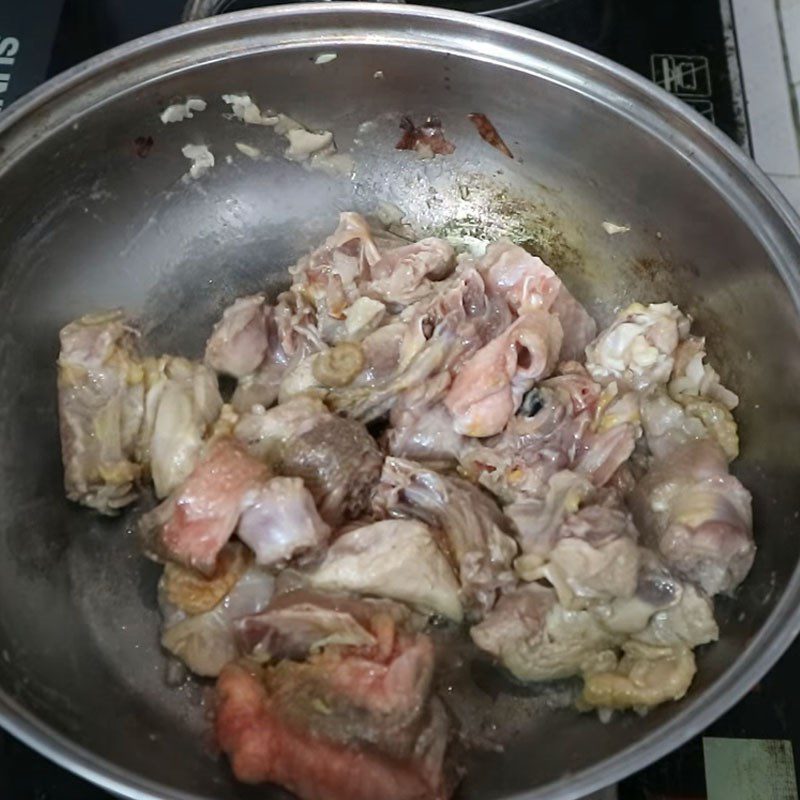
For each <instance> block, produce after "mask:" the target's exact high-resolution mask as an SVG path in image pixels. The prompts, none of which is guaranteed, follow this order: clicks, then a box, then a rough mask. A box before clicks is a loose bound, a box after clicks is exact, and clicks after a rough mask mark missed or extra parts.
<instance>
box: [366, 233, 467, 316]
mask: <svg viewBox="0 0 800 800" xmlns="http://www.w3.org/2000/svg"><path fill="white" fill-rule="evenodd" d="M455 263H456V259H455V253H454V252H453V248H452V247H451V245H450V244H449V243H448V242H446V241H444V240H443V239H434V238H429V239H421V240H420V241H418V242H414V243H412V244H407V245H404V246H402V247H397V248H394V249H392V250H387V251H386V252H385V253H384V254H383V255H382V256H381V257H380V259H379V260H378V261H377V262H376V263H375V264H373V265H372V267H371V268H370V280H369V281H368V282H367V283H366V284H365V285H364V287H363V291H364V292H365V293H366V294H367V295H369V296H370V297H375V298H377V299H378V300H381V301H383V302H384V303H386V304H387V305H389V306H391V307H393V308H398V307H403V306H407V305H410V304H411V303H414V302H416V301H417V300H421V299H422V298H423V297H426V296H427V295H429V294H430V293H431V292H433V291H436V289H437V288H438V287H437V286H436V285H435V284H434V283H433V282H434V281H440V280H441V279H442V278H445V277H447V275H449V274H450V273H451V272H452V271H453V268H454V267H455Z"/></svg>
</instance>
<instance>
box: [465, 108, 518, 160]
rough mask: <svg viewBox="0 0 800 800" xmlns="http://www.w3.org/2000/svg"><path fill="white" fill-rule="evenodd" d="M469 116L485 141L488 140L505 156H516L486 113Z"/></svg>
mask: <svg viewBox="0 0 800 800" xmlns="http://www.w3.org/2000/svg"><path fill="white" fill-rule="evenodd" d="M469 118H470V120H472V124H473V125H474V126H475V127H476V128H477V129H478V133H479V134H480V135H481V139H483V141H484V142H488V143H489V144H490V145H491V146H492V147H494V148H496V149H498V150H499V151H500V152H501V153H502V154H503V155H504V156H508V157H509V158H514V155H513V153H512V152H511V151H510V150H509V149H508V146H507V145H506V143H505V142H504V141H503V137H502V136H500V134H499V133H498V132H497V128H495V126H494V125H492V122H491V120H490V119H489V117H487V116H486V114H470V115H469Z"/></svg>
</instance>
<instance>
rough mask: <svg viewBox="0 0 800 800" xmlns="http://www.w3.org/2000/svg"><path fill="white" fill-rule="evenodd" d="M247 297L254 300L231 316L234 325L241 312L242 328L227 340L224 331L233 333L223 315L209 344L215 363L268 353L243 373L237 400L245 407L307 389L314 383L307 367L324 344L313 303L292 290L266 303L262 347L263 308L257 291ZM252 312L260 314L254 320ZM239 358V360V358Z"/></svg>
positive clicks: (242, 361)
mask: <svg viewBox="0 0 800 800" xmlns="http://www.w3.org/2000/svg"><path fill="white" fill-rule="evenodd" d="M247 299H249V300H250V301H251V304H249V305H247V306H243V307H241V308H240V310H239V314H237V315H236V316H234V318H233V319H232V320H231V325H233V324H234V323H235V322H236V319H237V317H238V316H239V315H241V316H242V319H241V325H242V332H241V333H240V334H239V335H238V336H236V337H234V338H231V340H230V342H228V341H224V343H223V342H222V341H221V340H222V337H223V335H227V333H228V326H226V324H225V318H224V316H223V320H222V321H221V322H220V323H218V333H217V335H216V336H215V335H214V334H212V338H211V339H210V340H209V344H208V345H207V358H208V348H209V347H211V348H212V349H211V357H212V358H214V359H215V363H217V364H218V366H219V367H224V360H227V361H228V362H229V364H230V367H229V369H235V368H236V367H239V368H241V369H243V368H244V367H245V366H250V364H252V363H254V362H255V359H256V353H258V352H262V353H263V355H262V359H261V361H260V362H259V364H258V365H257V367H256V368H255V371H254V372H250V373H247V374H241V375H239V383H238V385H237V387H236V391H235V392H234V395H233V398H232V403H233V406H234V408H235V409H236V410H237V411H239V412H240V413H243V412H246V411H249V410H250V409H251V408H252V407H253V406H254V405H261V406H264V407H265V408H269V406H271V405H272V404H273V403H274V402H275V400H276V399H278V397H279V395H281V393H283V394H284V395H289V394H291V393H293V392H302V391H304V389H305V388H307V386H306V385H307V384H308V383H309V380H308V377H306V376H305V375H304V372H309V373H310V363H311V362H310V358H311V356H312V355H313V354H314V353H317V352H319V351H320V350H321V349H323V348H324V346H325V345H324V342H323V341H322V338H321V334H320V332H319V330H318V319H317V315H316V312H315V311H314V308H313V307H312V306H311V305H310V304H309V303H308V301H307V300H306V299H305V298H304V297H302V296H300V295H296V294H293V293H292V292H291V291H290V292H284V293H283V294H281V295H280V296H279V298H278V302H277V303H276V304H275V305H274V306H264V307H263V316H264V325H265V328H264V332H265V333H266V347H265V348H264V349H263V351H262V346H263V344H264V340H263V339H262V337H261V332H260V330H259V328H260V325H261V317H260V313H261V312H260V310H259V307H258V303H257V296H256V297H254V298H247ZM235 306H236V304H234V307H235ZM229 310H231V309H229ZM252 315H255V320H254V321H252V325H249V324H248V322H249V321H250V318H252ZM217 348H218V349H217ZM226 348H227V349H226ZM236 360H238V361H239V363H238V364H236V363H234V362H235V361H236ZM222 371H226V370H225V369H223V370H222Z"/></svg>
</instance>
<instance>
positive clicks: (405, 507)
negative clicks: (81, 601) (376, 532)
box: [374, 457, 517, 618]
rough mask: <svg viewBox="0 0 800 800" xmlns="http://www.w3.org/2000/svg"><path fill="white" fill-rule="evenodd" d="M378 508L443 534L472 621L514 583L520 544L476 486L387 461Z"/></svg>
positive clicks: (410, 463) (378, 491)
mask: <svg viewBox="0 0 800 800" xmlns="http://www.w3.org/2000/svg"><path fill="white" fill-rule="evenodd" d="M374 503H375V507H376V509H377V511H378V512H379V513H381V514H382V515H388V516H392V517H413V518H416V519H419V520H421V521H422V522H425V523H426V524H428V525H430V526H431V527H435V528H439V529H440V530H441V531H442V532H443V533H444V534H445V537H446V549H447V553H448V555H449V556H450V559H451V561H452V562H453V564H454V565H455V567H456V568H457V571H458V577H459V580H460V582H461V602H462V605H463V607H464V609H465V610H466V611H467V613H468V614H470V615H471V616H473V617H476V618H480V617H482V616H483V614H484V613H485V612H486V611H488V610H489V609H490V608H491V607H492V606H493V605H494V602H495V598H496V595H497V591H498V589H500V588H502V587H503V586H509V585H511V584H512V583H513V582H514V577H513V573H512V571H511V562H512V559H513V558H514V556H515V555H516V553H517V544H516V542H515V541H514V539H513V538H511V536H509V535H508V529H509V526H508V522H507V521H506V520H505V519H504V518H503V515H502V513H501V512H500V509H499V508H498V507H497V506H496V505H495V503H494V501H493V500H491V499H490V497H489V496H488V495H486V494H484V493H483V492H482V491H481V490H480V489H478V488H477V487H476V486H474V485H473V484H471V483H469V482H467V481H464V480H462V479H460V478H457V477H455V476H445V475H440V474H439V473H438V472H434V471H433V470H430V469H426V468H425V467H423V466H422V465H420V464H416V463H414V462H413V461H406V460H405V459H401V458H392V457H389V458H387V459H386V461H385V462H384V465H383V472H382V473H381V481H380V483H379V484H378V485H377V487H376V490H375V501H374Z"/></svg>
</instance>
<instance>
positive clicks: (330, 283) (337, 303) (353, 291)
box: [289, 211, 405, 319]
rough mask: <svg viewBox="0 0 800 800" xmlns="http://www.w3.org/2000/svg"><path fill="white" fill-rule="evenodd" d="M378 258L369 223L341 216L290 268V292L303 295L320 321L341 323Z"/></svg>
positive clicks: (347, 214)
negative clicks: (328, 234) (331, 230)
mask: <svg viewBox="0 0 800 800" xmlns="http://www.w3.org/2000/svg"><path fill="white" fill-rule="evenodd" d="M403 244H405V242H403ZM380 258H381V250H380V248H379V247H378V245H377V244H376V242H375V238H374V236H373V232H372V230H370V226H369V223H368V222H367V221H366V220H365V219H364V217H362V216H361V215H360V214H356V213H354V212H351V211H348V212H344V213H342V214H340V215H339V224H338V226H337V228H336V230H335V231H334V232H333V233H332V234H331V235H330V236H329V237H328V238H327V239H326V240H325V242H324V243H323V244H322V245H321V246H320V247H318V248H317V249H316V250H314V251H313V252H312V253H310V254H309V255H307V256H304V257H303V258H301V259H300V260H299V261H298V262H297V264H296V265H295V266H294V267H290V269H289V272H290V274H291V275H292V285H293V289H295V290H301V291H302V293H303V295H304V296H305V297H306V298H307V299H308V300H310V302H311V303H312V304H313V306H314V308H315V309H316V311H317V314H318V316H319V317H320V318H322V317H324V316H330V317H333V318H334V319H343V317H344V310H345V309H346V308H347V306H349V305H350V304H351V303H353V302H354V301H355V300H356V299H357V298H358V297H359V288H358V285H359V283H360V282H361V281H362V280H367V279H368V277H369V274H370V270H371V269H372V267H373V266H374V265H375V264H377V263H378V261H379V260H380Z"/></svg>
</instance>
